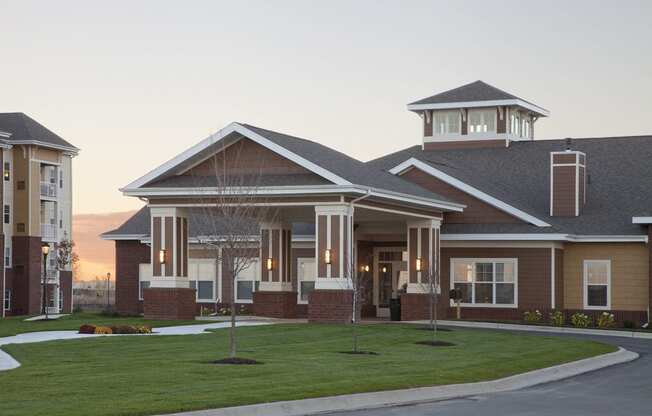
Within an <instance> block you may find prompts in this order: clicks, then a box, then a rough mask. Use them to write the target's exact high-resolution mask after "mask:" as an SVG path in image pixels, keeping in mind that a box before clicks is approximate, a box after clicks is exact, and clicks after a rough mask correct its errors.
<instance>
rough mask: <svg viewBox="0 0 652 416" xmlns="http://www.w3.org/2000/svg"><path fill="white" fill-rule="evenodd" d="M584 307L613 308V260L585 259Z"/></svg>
mask: <svg viewBox="0 0 652 416" xmlns="http://www.w3.org/2000/svg"><path fill="white" fill-rule="evenodd" d="M584 307H585V308H586V309H609V308H611V260H584Z"/></svg>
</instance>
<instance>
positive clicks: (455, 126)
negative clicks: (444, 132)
mask: <svg viewBox="0 0 652 416" xmlns="http://www.w3.org/2000/svg"><path fill="white" fill-rule="evenodd" d="M459 131H460V115H459V114H457V113H448V132H449V133H459Z"/></svg>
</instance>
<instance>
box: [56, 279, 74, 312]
mask: <svg viewBox="0 0 652 416" xmlns="http://www.w3.org/2000/svg"><path fill="white" fill-rule="evenodd" d="M59 284H60V289H61V291H62V292H63V311H61V312H62V313H71V312H72V272H71V271H65V270H62V271H60V272H59Z"/></svg>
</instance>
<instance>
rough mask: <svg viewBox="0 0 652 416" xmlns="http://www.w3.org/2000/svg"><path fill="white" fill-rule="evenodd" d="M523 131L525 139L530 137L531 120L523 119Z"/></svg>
mask: <svg viewBox="0 0 652 416" xmlns="http://www.w3.org/2000/svg"><path fill="white" fill-rule="evenodd" d="M521 131H522V132H523V134H522V137H523V138H524V139H529V138H530V120H528V119H523V128H522V129H521Z"/></svg>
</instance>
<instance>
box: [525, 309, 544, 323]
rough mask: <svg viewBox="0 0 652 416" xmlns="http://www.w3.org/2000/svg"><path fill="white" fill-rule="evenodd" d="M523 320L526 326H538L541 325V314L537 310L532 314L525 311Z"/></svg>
mask: <svg viewBox="0 0 652 416" xmlns="http://www.w3.org/2000/svg"><path fill="white" fill-rule="evenodd" d="M523 319H525V322H527V323H528V324H538V323H541V320H542V319H543V315H541V312H539V310H538V309H537V310H536V311H534V312H530V311H526V312H525V313H524V314H523Z"/></svg>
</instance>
